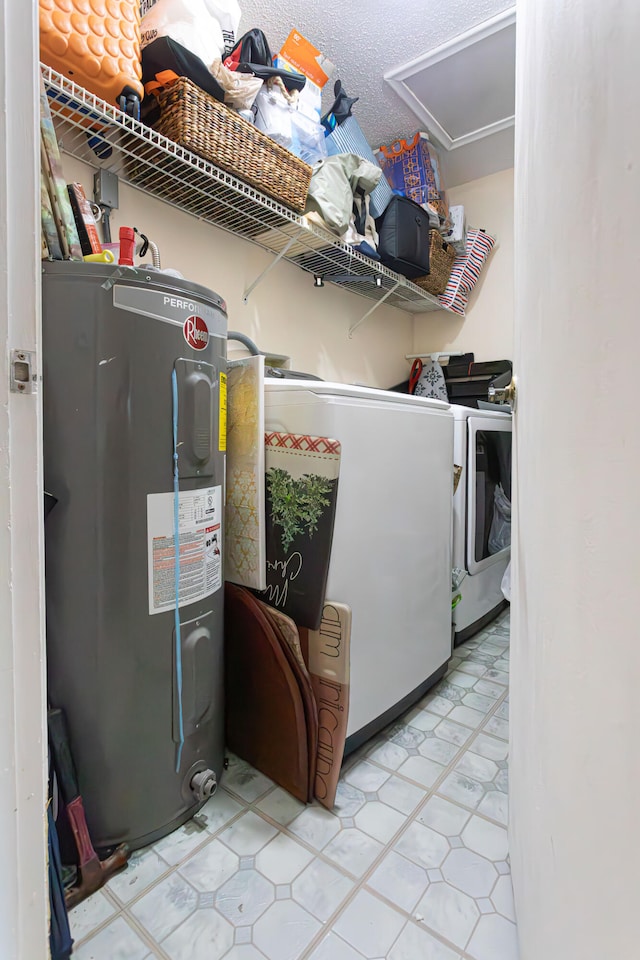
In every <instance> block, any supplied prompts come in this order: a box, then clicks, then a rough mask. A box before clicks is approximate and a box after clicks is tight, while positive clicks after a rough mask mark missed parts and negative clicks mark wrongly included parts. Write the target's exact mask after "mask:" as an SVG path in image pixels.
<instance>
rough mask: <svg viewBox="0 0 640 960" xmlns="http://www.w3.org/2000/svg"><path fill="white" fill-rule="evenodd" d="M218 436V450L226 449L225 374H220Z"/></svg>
mask: <svg viewBox="0 0 640 960" xmlns="http://www.w3.org/2000/svg"><path fill="white" fill-rule="evenodd" d="M218 436H219V437H220V444H219V447H218V449H219V450H226V449H227V375H226V373H221V374H220V419H219V429H218Z"/></svg>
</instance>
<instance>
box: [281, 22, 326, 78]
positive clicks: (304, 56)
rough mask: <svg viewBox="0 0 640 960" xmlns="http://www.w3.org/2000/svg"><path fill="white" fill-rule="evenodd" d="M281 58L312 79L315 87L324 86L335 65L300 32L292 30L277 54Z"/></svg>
mask: <svg viewBox="0 0 640 960" xmlns="http://www.w3.org/2000/svg"><path fill="white" fill-rule="evenodd" d="M279 56H280V57H282V59H283V60H286V61H287V63H290V64H291V66H292V67H293V68H294V69H295V70H298V71H299V72H300V73H303V74H304V75H305V77H308V79H309V80H312V81H313V83H315V85H316V86H317V87H320V89H322V87H324V85H325V83H326V82H327V80H328V79H329V77H330V76H331V74H332V73H333V72H334V70H335V67H334V65H333V64H332V63H331V61H330V60H328V59H327V57H325V55H324V54H323V53H321V52H320V50H318V48H317V47H314V45H313V44H312V43H310V42H309V40H307V39H306V38H305V37H303V36H302V34H301V33H298V31H297V30H292V31H291V33H290V34H289V36H288V37H287V39H286V40H285V42H284V46H283V47H282V50H281V51H280V54H279Z"/></svg>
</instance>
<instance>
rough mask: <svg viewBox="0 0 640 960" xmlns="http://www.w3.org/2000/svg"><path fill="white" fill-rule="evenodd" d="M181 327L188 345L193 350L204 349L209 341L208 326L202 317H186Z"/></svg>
mask: <svg viewBox="0 0 640 960" xmlns="http://www.w3.org/2000/svg"><path fill="white" fill-rule="evenodd" d="M182 329H183V332H184V338H185V340H186V341H187V343H188V344H189V346H190V347H193V349H194V350H204V348H205V347H206V346H207V344H208V343H209V328H208V327H207V325H206V323H205V322H204V320H203V319H202V317H187V319H186V320H185V322H184V327H183V328H182Z"/></svg>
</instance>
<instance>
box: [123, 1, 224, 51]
mask: <svg viewBox="0 0 640 960" xmlns="http://www.w3.org/2000/svg"><path fill="white" fill-rule="evenodd" d="M211 2H212V0H158V2H157V3H156V4H154V6H153V7H151V9H150V10H149V11H148V13H146V14H145V15H144V17H143V18H142V22H141V24H140V42H141V46H142V48H143V49H144V48H145V47H146V46H147V45H148V44H150V43H153V41H154V40H157V39H158V38H159V37H171V39H172V40H175V41H176V43H179V44H181V45H182V46H183V47H186V48H187V50H190V51H191V53H193V54H195V56H196V57H200V59H201V60H202V62H203V63H205V64H206V65H207V67H208V66H210V64H212V63H213V61H214V60H220V59H222V56H223V54H224V37H223V35H222V27H221V26H220V23H219V22H218V19H217V18H216V17H214V16H213V15H212V14H211V11H210V9H209V4H210V3H211Z"/></svg>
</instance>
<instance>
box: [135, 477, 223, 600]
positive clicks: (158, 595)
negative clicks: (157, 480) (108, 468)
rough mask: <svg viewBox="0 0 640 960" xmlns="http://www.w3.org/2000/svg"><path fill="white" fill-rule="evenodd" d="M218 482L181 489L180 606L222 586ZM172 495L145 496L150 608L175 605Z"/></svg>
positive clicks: (220, 493)
mask: <svg viewBox="0 0 640 960" xmlns="http://www.w3.org/2000/svg"><path fill="white" fill-rule="evenodd" d="M221 519H222V487H207V488H205V489H203V490H188V491H185V492H183V493H180V506H179V534H180V536H179V539H180V553H179V557H180V606H181V607H185V606H187V604H189V603H195V602H196V601H197V600H202V599H203V598H204V597H208V596H210V595H211V594H212V593H215V592H216V590H219V589H220V587H221V586H222V536H221V534H222V531H221V525H220V524H221ZM174 522H175V521H174V495H173V494H172V493H150V494H148V496H147V549H148V566H149V613H150V614H154V613H164V612H165V611H167V610H173V609H174V608H175V605H176V584H175V563H174V560H175V545H174Z"/></svg>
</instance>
